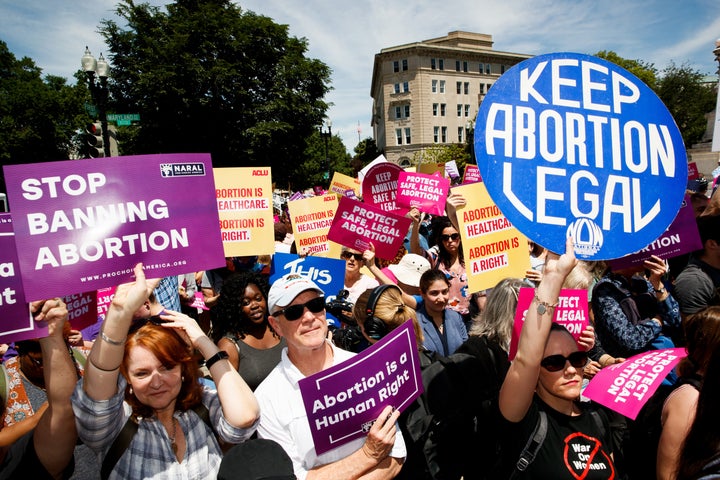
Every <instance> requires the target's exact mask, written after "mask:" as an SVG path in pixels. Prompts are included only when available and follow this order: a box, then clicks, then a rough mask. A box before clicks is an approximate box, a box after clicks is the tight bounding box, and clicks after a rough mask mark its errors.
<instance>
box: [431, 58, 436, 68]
mask: <svg viewBox="0 0 720 480" xmlns="http://www.w3.org/2000/svg"><path fill="white" fill-rule="evenodd" d="M435 68H436V67H435V59H434V58H431V59H430V69H431V70H435Z"/></svg>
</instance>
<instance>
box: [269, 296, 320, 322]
mask: <svg viewBox="0 0 720 480" xmlns="http://www.w3.org/2000/svg"><path fill="white" fill-rule="evenodd" d="M306 308H307V309H308V310H310V312H312V313H320V312H322V311H323V310H325V297H315V298H313V299H312V300H308V301H307V302H305V303H299V304H297V305H290V306H289V307H285V308H283V309H282V310H278V311H277V312H275V313H273V314H272V316H273V317H277V316H278V315H285V319H286V320H290V321H293V320H297V319H298V318H300V317H302V316H303V313H305V309H306Z"/></svg>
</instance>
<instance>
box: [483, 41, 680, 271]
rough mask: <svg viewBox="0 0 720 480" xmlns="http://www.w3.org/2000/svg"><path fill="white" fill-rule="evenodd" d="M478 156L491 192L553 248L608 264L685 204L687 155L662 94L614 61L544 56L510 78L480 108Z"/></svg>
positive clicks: (646, 239)
mask: <svg viewBox="0 0 720 480" xmlns="http://www.w3.org/2000/svg"><path fill="white" fill-rule="evenodd" d="M475 153H476V155H475V157H476V159H477V164H478V167H479V168H480V172H481V173H482V176H483V180H484V182H485V184H486V185H487V186H488V191H489V192H490V196H491V197H492V199H493V200H494V201H495V203H496V204H497V205H498V207H500V210H502V212H503V213H504V214H505V215H506V216H507V218H508V219H509V220H510V221H511V222H512V223H513V225H515V226H516V227H517V228H518V229H519V230H520V231H521V232H523V234H525V235H526V236H527V237H528V238H529V239H531V240H533V241H534V242H537V243H539V244H540V245H543V246H544V247H546V248H547V249H549V250H551V251H554V252H562V251H564V249H565V239H566V238H567V237H568V236H572V237H573V239H574V241H575V255H576V256H577V257H578V258H580V259H587V260H610V259H613V258H619V257H622V256H624V255H627V254H628V253H631V252H635V251H637V250H639V249H641V248H643V247H645V246H646V245H648V244H649V243H650V242H652V241H653V240H655V239H656V238H658V237H659V236H660V235H661V234H662V233H663V232H664V231H665V229H666V228H667V227H668V225H670V223H671V222H672V220H673V219H674V218H675V215H676V214H677V212H678V209H679V208H680V205H681V203H682V199H683V196H684V195H685V185H686V183H687V156H686V152H685V146H684V144H683V140H682V136H681V134H680V130H679V129H678V127H677V125H676V124H675V121H674V120H673V117H672V115H671V114H670V112H669V111H668V109H667V108H666V107H665V105H663V103H662V101H661V100H660V99H659V98H658V96H657V95H656V94H655V92H653V91H652V89H650V88H649V87H648V86H647V85H645V84H643V83H642V81H640V80H639V79H638V78H637V77H635V76H634V75H632V74H631V73H630V72H628V71H626V70H625V69H623V68H621V67H619V66H617V65H615V64H614V63H611V62H608V61H605V60H603V59H600V58H596V57H592V56H589V55H582V54H577V53H554V54H548V55H539V56H537V57H533V58H531V59H528V60H525V61H523V62H520V63H519V64H517V65H515V66H513V67H512V68H511V69H510V70H508V71H507V72H505V73H504V74H503V75H502V76H501V77H500V78H499V79H498V81H497V82H495V84H493V87H492V88H491V89H490V90H489V91H488V94H487V95H486V96H485V99H484V100H483V102H482V103H481V104H480V110H479V112H478V115H477V123H476V128H475Z"/></svg>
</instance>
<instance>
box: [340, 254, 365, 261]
mask: <svg viewBox="0 0 720 480" xmlns="http://www.w3.org/2000/svg"><path fill="white" fill-rule="evenodd" d="M353 257H355V261H356V262H359V261H361V260H362V259H363V254H362V253H352V252H342V254H341V255H340V258H342V259H343V260H350V259H351V258H353Z"/></svg>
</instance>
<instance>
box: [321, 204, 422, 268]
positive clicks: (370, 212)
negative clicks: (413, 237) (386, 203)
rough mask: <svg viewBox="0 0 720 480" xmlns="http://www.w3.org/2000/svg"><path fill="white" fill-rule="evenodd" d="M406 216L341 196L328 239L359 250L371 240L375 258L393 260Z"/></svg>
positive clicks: (408, 223)
mask: <svg viewBox="0 0 720 480" xmlns="http://www.w3.org/2000/svg"><path fill="white" fill-rule="evenodd" d="M411 221H412V220H410V219H409V218H407V217H399V216H397V215H394V214H392V213H388V212H385V211H383V210H381V209H379V208H377V207H373V206H371V205H368V204H366V203H361V202H358V201H357V200H353V199H351V198H348V197H341V198H340V203H339V204H338V208H337V211H336V212H335V217H333V222H332V224H331V225H330V230H329V231H328V240H332V241H333V242H337V243H339V244H341V245H345V246H346V247H350V248H354V249H356V250H359V251H361V252H362V251H363V250H367V249H368V248H370V244H371V243H372V244H373V246H374V247H375V255H377V257H378V258H385V259H388V260H390V259H393V258H395V255H396V254H397V252H398V250H399V249H400V247H401V246H402V242H403V239H404V238H405V235H406V234H407V231H408V228H410V222H411Z"/></svg>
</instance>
